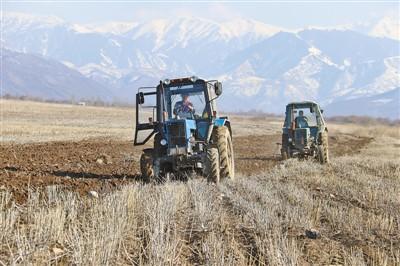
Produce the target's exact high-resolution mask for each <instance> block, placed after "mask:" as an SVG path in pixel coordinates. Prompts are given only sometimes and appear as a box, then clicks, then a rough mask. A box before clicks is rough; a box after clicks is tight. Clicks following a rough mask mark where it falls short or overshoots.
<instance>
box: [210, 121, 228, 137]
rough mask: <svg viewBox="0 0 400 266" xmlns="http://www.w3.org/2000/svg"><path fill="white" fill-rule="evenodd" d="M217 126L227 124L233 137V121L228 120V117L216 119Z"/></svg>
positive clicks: (215, 124)
mask: <svg viewBox="0 0 400 266" xmlns="http://www.w3.org/2000/svg"><path fill="white" fill-rule="evenodd" d="M214 126H215V127H223V126H226V127H227V128H228V129H229V133H230V134H231V137H232V129H231V122H230V121H229V120H228V117H219V118H217V119H215V120H214Z"/></svg>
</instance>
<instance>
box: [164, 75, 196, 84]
mask: <svg viewBox="0 0 400 266" xmlns="http://www.w3.org/2000/svg"><path fill="white" fill-rule="evenodd" d="M197 81H202V82H204V80H203V79H200V78H198V77H196V76H192V77H185V78H174V79H165V80H163V81H161V82H162V83H164V84H165V85H167V86H174V85H182V84H193V83H196V82H197Z"/></svg>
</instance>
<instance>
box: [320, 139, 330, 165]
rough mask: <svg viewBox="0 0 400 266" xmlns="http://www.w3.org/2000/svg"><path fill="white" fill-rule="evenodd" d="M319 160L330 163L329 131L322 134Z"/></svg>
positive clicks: (322, 162)
mask: <svg viewBox="0 0 400 266" xmlns="http://www.w3.org/2000/svg"><path fill="white" fill-rule="evenodd" d="M318 160H319V162H320V163H321V164H327V163H329V147H328V133H327V132H324V133H322V134H321V142H320V145H318Z"/></svg>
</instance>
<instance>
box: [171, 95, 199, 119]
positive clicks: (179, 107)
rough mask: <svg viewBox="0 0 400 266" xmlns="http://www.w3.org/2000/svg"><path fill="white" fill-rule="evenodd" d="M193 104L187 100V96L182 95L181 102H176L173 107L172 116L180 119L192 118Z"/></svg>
mask: <svg viewBox="0 0 400 266" xmlns="http://www.w3.org/2000/svg"><path fill="white" fill-rule="evenodd" d="M194 112H195V110H194V107H193V104H192V103H191V102H190V100H189V95H188V94H182V101H178V102H176V103H175V106H174V115H176V116H178V117H180V118H192V117H193V115H194Z"/></svg>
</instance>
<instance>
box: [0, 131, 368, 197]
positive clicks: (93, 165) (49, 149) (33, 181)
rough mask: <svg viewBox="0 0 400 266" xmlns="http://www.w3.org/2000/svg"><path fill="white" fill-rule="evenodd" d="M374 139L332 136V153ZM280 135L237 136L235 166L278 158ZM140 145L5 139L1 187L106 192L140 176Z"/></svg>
mask: <svg viewBox="0 0 400 266" xmlns="http://www.w3.org/2000/svg"><path fill="white" fill-rule="evenodd" d="M370 140H371V139H369V138H364V137H357V136H353V135H336V136H331V137H330V150H331V156H342V155H344V154H352V153H355V152H358V151H359V150H360V149H361V148H363V147H364V146H365V145H366V144H368V143H369V142H370ZM279 142H280V135H265V136H250V137H236V138H234V147H235V157H236V160H235V163H236V171H237V173H238V174H239V175H240V174H242V175H246V176H248V175H250V174H256V173H257V172H262V171H265V170H267V169H270V168H272V167H273V166H274V165H276V164H277V163H278V162H279V146H278V145H277V143H279ZM141 149H142V147H133V145H132V143H131V142H128V141H113V140H107V139H91V140H85V141H79V142H47V143H38V144H4V145H2V146H1V147H0V176H1V178H0V189H1V188H4V187H6V188H9V189H11V191H12V192H13V194H14V196H15V198H16V200H17V201H18V202H23V201H24V200H25V197H26V195H27V193H26V192H27V190H28V189H29V188H42V187H45V186H48V185H63V186H65V187H66V188H67V189H69V190H73V191H77V192H79V193H80V194H86V193H87V192H88V191H90V190H95V191H98V192H99V193H107V192H109V191H111V190H113V189H115V188H117V187H119V186H120V185H123V184H127V183H129V182H138V181H140V173H139V162H138V161H139V156H140V153H141Z"/></svg>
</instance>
